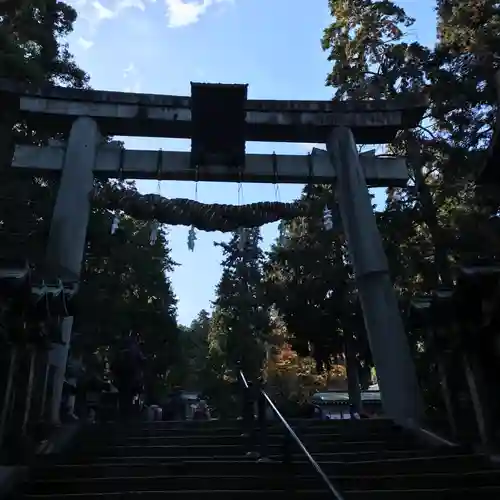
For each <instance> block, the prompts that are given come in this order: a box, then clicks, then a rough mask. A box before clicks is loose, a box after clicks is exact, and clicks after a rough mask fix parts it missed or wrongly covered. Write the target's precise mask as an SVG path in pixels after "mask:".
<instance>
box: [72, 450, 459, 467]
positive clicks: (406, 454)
mask: <svg viewBox="0 0 500 500" xmlns="http://www.w3.org/2000/svg"><path fill="white" fill-rule="evenodd" d="M127 449H128V450H130V448H127ZM114 451H115V453H112V454H109V455H99V456H96V455H87V456H86V455H79V456H74V457H72V458H69V459H68V462H71V463H125V464H134V463H155V462H176V461H179V459H182V458H189V460H194V461H200V460H206V459H212V460H221V459H223V460H236V461H238V460H241V458H242V456H243V455H244V454H243V453H242V452H240V453H236V452H237V451H238V450H236V449H235V450H234V451H235V454H233V455H231V454H227V453H226V454H224V452H225V451H226V452H227V450H222V449H221V450H217V449H216V450H213V454H208V453H205V454H204V455H192V454H191V455H190V454H188V453H187V452H184V453H183V455H178V454H173V455H172V454H169V451H171V450H169V449H162V448H161V447H160V448H156V449H151V450H148V451H149V452H150V453H149V454H147V455H139V454H136V455H133V454H131V453H130V452H128V454H124V453H123V450H120V453H118V452H116V449H115V450H114ZM240 451H241V448H240ZM455 453H456V452H455V451H454V452H453V454H455ZM446 454H450V451H449V450H448V449H425V450H418V451H416V450H406V449H404V450H376V451H350V452H349V451H344V452H338V453H332V452H329V453H314V458H315V459H316V460H318V461H320V462H321V461H328V462H332V461H333V462H341V461H345V462H363V461H367V460H368V461H373V460H384V459H400V460H402V459H406V458H414V457H434V456H435V457H438V456H443V455H446ZM293 456H294V457H295V458H297V459H299V460H300V459H303V458H304V455H303V453H302V452H298V453H294V454H293ZM270 458H272V459H275V460H281V451H280V452H279V453H278V454H275V455H273V454H270Z"/></svg>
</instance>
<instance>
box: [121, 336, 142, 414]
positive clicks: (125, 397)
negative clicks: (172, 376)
mask: <svg viewBox="0 0 500 500" xmlns="http://www.w3.org/2000/svg"><path fill="white" fill-rule="evenodd" d="M143 364H144V355H143V354H142V352H141V349H140V347H139V344H138V343H137V341H136V340H135V339H134V338H132V337H127V338H126V339H125V340H124V342H123V343H122V345H121V346H120V350H119V351H118V355H117V356H116V359H115V363H114V366H113V374H114V376H115V380H116V386H117V389H118V392H119V407H120V414H121V416H122V418H130V417H131V415H132V409H133V402H134V398H135V396H136V395H137V394H139V392H140V391H141V385H142V366H143Z"/></svg>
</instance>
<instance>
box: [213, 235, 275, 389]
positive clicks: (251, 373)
mask: <svg viewBox="0 0 500 500" xmlns="http://www.w3.org/2000/svg"><path fill="white" fill-rule="evenodd" d="M259 242H260V230H259V228H252V229H242V230H240V231H238V232H236V233H233V234H232V237H231V240H230V241H229V243H217V245H218V246H220V247H221V248H222V252H223V255H224V259H223V261H222V277H221V279H220V281H219V284H218V285H217V288H216V299H215V301H214V312H213V315H212V324H211V330H210V350H211V351H212V352H218V353H220V355H221V356H222V358H223V359H224V365H225V366H226V369H228V370H230V371H232V372H233V373H235V370H236V369H237V367H241V368H242V369H243V371H244V372H245V374H246V376H247V377H248V378H249V379H250V380H255V379H257V378H258V377H259V376H260V374H261V370H262V366H263V362H264V359H265V356H266V341H267V338H268V335H269V332H270V325H269V314H268V311H267V308H266V302H265V297H264V294H265V289H264V286H263V284H262V278H263V274H262V265H263V259H264V255H263V252H262V250H261V249H260V247H259Z"/></svg>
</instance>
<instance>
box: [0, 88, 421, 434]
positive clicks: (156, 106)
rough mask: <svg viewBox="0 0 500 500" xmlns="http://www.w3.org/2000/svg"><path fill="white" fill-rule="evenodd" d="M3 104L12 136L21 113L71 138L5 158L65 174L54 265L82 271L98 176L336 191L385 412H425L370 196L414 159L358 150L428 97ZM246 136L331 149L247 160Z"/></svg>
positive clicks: (413, 417) (13, 97)
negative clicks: (150, 145) (163, 146)
mask: <svg viewBox="0 0 500 500" xmlns="http://www.w3.org/2000/svg"><path fill="white" fill-rule="evenodd" d="M0 101H2V102H4V103H6V104H7V103H8V110H9V112H8V113H6V114H4V117H3V124H2V130H3V131H10V130H11V128H12V124H13V123H15V121H16V120H17V119H18V118H23V119H25V120H27V121H28V123H29V124H30V126H33V127H35V128H36V127H39V129H40V130H44V131H48V132H51V133H59V134H60V133H63V134H66V136H67V141H66V142H63V143H52V144H49V145H48V146H45V147H37V146H17V147H15V148H14V146H12V145H10V146H9V145H8V144H3V147H2V151H3V154H4V155H5V154H6V153H5V152H6V151H9V152H12V151H14V150H15V151H14V156H13V160H12V165H13V166H14V167H16V168H19V169H22V170H25V171H27V170H32V171H40V170H60V171H61V182H60V187H59V192H58V196H57V200H56V204H55V207H54V213H53V219H52V223H51V230H50V235H49V242H48V247H47V258H48V259H50V260H52V261H53V263H56V264H57V265H58V266H62V267H63V268H66V269H68V270H70V271H71V272H73V273H75V274H77V275H79V274H80V269H81V264H82V259H83V252H84V243H85V237H86V231H87V223H88V217H89V211H90V200H89V194H90V192H91V190H92V187H93V179H94V175H95V176H103V177H119V178H127V177H128V178H139V179H160V180H193V181H195V180H199V181H227V182H230V181H233V182H268V183H304V184H305V183H308V182H315V183H332V184H336V189H337V194H338V202H339V207H340V212H341V218H342V223H343V227H344V230H345V233H346V236H347V240H348V246H349V252H350V257H351V261H352V264H353V267H354V271H355V276H356V285H357V288H358V291H359V296H360V300H361V304H362V309H363V315H364V320H365V325H366V328H367V332H368V336H369V340H370V346H371V350H372V353H373V358H374V361H375V365H376V369H377V375H378V377H379V383H380V388H381V393H382V400H383V404H384V407H385V410H386V412H387V414H388V415H389V416H390V417H392V418H394V419H395V420H396V421H397V422H400V423H404V424H408V423H416V422H418V421H419V420H420V418H421V416H422V411H423V406H422V402H421V395H420V391H419V387H418V382H417V378H416V373H415V369H414V363H413V360H412V356H411V352H410V348H409V345H408V341H407V337H406V334H405V331H404V328H403V323H402V320H401V317H400V313H399V309H398V303H397V299H396V296H395V293H394V290H393V285H392V283H391V280H390V277H389V272H388V263H387V258H386V256H385V253H384V250H383V247H382V241H381V237H380V234H379V231H378V228H377V225H376V219H375V215H374V213H373V210H372V205H371V198H370V195H369V191H368V187H379V186H405V185H406V183H407V178H408V173H407V168H406V162H405V160H404V159H403V158H379V157H376V156H374V155H373V154H372V155H370V154H368V155H359V154H358V151H357V147H356V142H358V143H361V144H384V143H387V142H389V141H391V140H392V138H393V137H394V136H395V134H396V133H397V132H398V130H402V129H408V128H411V127H413V126H415V125H416V124H417V123H418V121H419V120H420V119H421V117H422V115H423V113H424V110H425V108H426V100H425V99H424V98H422V97H421V96H415V97H414V98H412V99H411V100H410V101H408V99H406V100H405V101H404V102H403V101H398V100H393V101H392V100H391V101H380V100H377V101H362V102H333V101H266V100H249V99H247V86H246V85H223V84H194V83H193V84H192V88H191V97H178V96H167V95H150V94H133V93H122V92H105V91H94V90H92V91H90V90H74V89H66V88H58V87H51V88H48V89H43V90H39V91H36V90H26V89H21V88H19V87H18V86H16V85H15V84H12V83H11V82H8V81H0ZM4 109H7V108H4ZM8 120H10V123H9V122H8ZM113 135H123V136H146V137H171V138H190V139H191V152H190V153H181V152H166V151H128V150H123V149H122V148H117V147H116V145H115V146H114V145H113V144H109V143H108V144H106V143H105V142H104V141H103V139H102V137H105V136H113ZM3 137H6V136H5V134H3ZM246 141H267V142H308V143H324V144H326V147H327V153H326V152H325V153H324V154H318V155H309V156H293V155H247V154H245V144H246ZM2 151H0V153H1V152H2ZM8 156H10V153H9V155H8ZM3 158H6V156H3ZM9 161H10V160H9ZM71 327H72V318H69V319H66V320H64V324H63V327H62V328H63V338H64V339H65V341H66V345H65V346H62V347H61V346H59V347H57V348H54V351H53V356H52V361H51V362H52V364H54V365H55V366H56V367H57V374H56V379H55V380H54V384H53V387H54V393H53V396H52V418H53V420H55V421H57V420H58V412H59V405H60V400H61V391H62V384H63V380H64V371H65V367H66V359H67V354H68V349H69V342H70V338H71ZM56 349H59V351H57V350H56Z"/></svg>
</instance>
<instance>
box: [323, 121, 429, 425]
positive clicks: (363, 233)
mask: <svg viewBox="0 0 500 500" xmlns="http://www.w3.org/2000/svg"><path fill="white" fill-rule="evenodd" d="M327 149H328V153H329V155H330V159H331V162H332V165H334V166H335V167H336V169H337V197H338V202H339V208H340V213H341V217H342V223H343V226H344V231H345V233H346V236H347V240H348V247H349V256H350V259H351V263H352V265H353V268H354V273H355V276H356V286H357V288H358V293H359V297H360V301H361V306H362V308H363V316H364V321H365V326H366V330H367V333H368V338H369V341H370V347H371V350H372V354H373V359H374V361H375V366H376V369H377V376H378V379H379V384H380V389H381V396H382V402H383V405H384V409H385V411H386V413H387V414H388V416H389V417H391V418H393V419H394V420H395V421H396V422H398V423H401V424H406V425H408V424H409V425H412V424H413V425H415V424H417V423H418V422H419V421H420V420H421V418H422V411H423V404H422V397H421V392H420V388H419V385H418V381H417V377H416V372H415V367H414V362H413V359H412V355H411V350H410V346H409V344H408V339H407V336H406V333H405V330H404V326H403V322H402V320H401V315H400V312H399V307H398V303H397V299H396V295H395V293H394V289H393V284H392V282H391V279H390V276H389V266H388V262H387V257H386V255H385V252H384V249H383V246H382V239H381V237H380V233H379V231H378V228H377V222H376V219H375V214H374V213H373V208H372V202H371V197H370V193H369V191H368V186H367V185H366V180H365V176H364V173H363V170H362V167H361V164H360V161H359V155H358V151H357V148H356V143H355V140H354V137H353V134H352V132H351V130H350V129H348V128H345V127H339V128H336V129H334V130H333V132H332V133H331V136H330V137H329V139H328V142H327Z"/></svg>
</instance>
